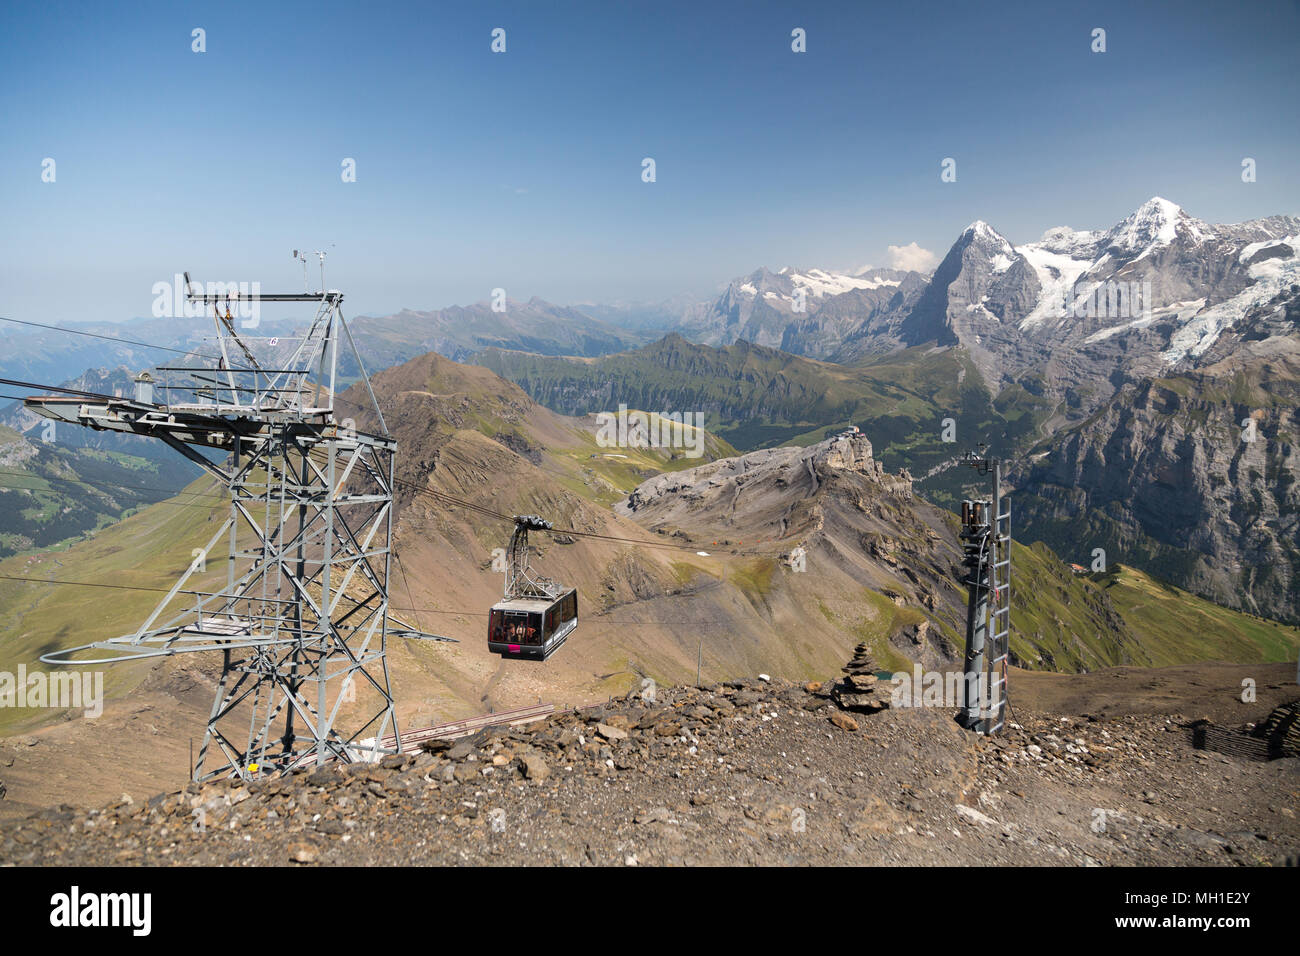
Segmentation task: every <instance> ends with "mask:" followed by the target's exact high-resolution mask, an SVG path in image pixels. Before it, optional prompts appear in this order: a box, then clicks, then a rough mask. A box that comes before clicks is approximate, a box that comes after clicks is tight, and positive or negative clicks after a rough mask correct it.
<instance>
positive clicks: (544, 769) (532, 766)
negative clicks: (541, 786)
mask: <svg viewBox="0 0 1300 956" xmlns="http://www.w3.org/2000/svg"><path fill="white" fill-rule="evenodd" d="M523 765H524V776H526V777H527V778H528V779H529V780H535V781H537V782H538V783H543V782H544V781H545V780H546V778H547V777H549V776H550V775H551V768H550V767H548V766H547V765H546V761H545V760H543V759H542V758H541V757H539V756H538V755H537V754H524V757H523Z"/></svg>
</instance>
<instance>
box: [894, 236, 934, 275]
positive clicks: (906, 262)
mask: <svg viewBox="0 0 1300 956" xmlns="http://www.w3.org/2000/svg"><path fill="white" fill-rule="evenodd" d="M889 264H890V266H891V267H892V268H894V269H912V270H914V271H916V272H929V271H930V270H931V269H933V268H934V267H935V266H936V265H938V264H939V257H938V256H936V255H935V254H934V253H933V252H931V251H930V250H929V249H922V248H921V247H920V246H918V245H917V244H916V243H915V242H909V243H908V244H907V245H905V246H890V247H889Z"/></svg>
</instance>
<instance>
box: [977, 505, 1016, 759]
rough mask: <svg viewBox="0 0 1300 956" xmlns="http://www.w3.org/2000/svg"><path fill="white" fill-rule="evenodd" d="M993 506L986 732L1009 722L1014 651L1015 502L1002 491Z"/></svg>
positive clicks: (994, 730)
mask: <svg viewBox="0 0 1300 956" xmlns="http://www.w3.org/2000/svg"><path fill="white" fill-rule="evenodd" d="M1000 490H1001V489H999V491H1000ZM993 507H994V508H995V509H997V510H998V513H997V514H996V515H995V516H994V520H993V529H992V533H991V534H990V536H989V538H990V541H989V544H990V550H991V552H992V553H991V554H990V555H989V557H990V559H991V560H990V561H989V591H990V598H991V600H990V605H991V610H990V611H989V626H988V631H989V637H988V656H987V660H988V675H989V676H988V698H987V700H986V701H985V704H986V707H987V712H986V713H985V714H984V719H983V720H982V721H981V723H982V725H983V730H982V732H983V733H986V734H995V733H997V732H998V731H1000V730H1001V729H1002V727H1003V725H1004V724H1005V723H1006V712H1007V658H1008V657H1009V655H1010V653H1011V505H1010V504H1008V502H1007V500H1006V498H1005V497H1003V496H1002V495H1001V494H999V495H997V497H995V498H994V501H993Z"/></svg>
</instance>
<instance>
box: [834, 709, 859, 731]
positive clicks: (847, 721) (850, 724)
mask: <svg viewBox="0 0 1300 956" xmlns="http://www.w3.org/2000/svg"><path fill="white" fill-rule="evenodd" d="M831 723H832V724H834V725H835V726H836V727H839V728H841V729H842V730H849V731H853V730H857V729H858V722H857V721H856V720H854V719H853V718H852V717H850V716H849V715H848V714H846V713H844V712H843V711H840V710H836V711H833V712H832V713H831Z"/></svg>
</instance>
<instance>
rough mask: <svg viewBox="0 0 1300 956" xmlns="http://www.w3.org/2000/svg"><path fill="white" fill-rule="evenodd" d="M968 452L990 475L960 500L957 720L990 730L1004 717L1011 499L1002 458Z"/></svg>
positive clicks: (982, 730) (964, 461)
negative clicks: (963, 606) (961, 628)
mask: <svg viewBox="0 0 1300 956" xmlns="http://www.w3.org/2000/svg"><path fill="white" fill-rule="evenodd" d="M980 449H981V452H980V454H979V455H975V454H974V453H971V452H968V453H967V454H966V456H965V457H964V458H962V459H959V462H960V464H963V465H967V466H969V467H972V468H975V469H976V471H978V472H979V473H980V474H981V475H988V476H989V478H990V486H991V489H990V490H991V496H990V497H989V498H985V499H979V500H971V499H967V500H965V501H963V502H962V504H961V541H962V549H963V551H964V552H965V559H966V560H965V572H966V577H965V579H964V580H963V583H964V584H965V585H966V587H967V592H968V597H967V610H966V660H965V668H964V671H965V673H964V677H965V680H964V681H963V698H962V707H961V712H960V713H959V715H958V721H959V722H960V723H961V725H962V726H963V727H966V728H967V729H969V730H973V731H975V732H976V733H980V734H995V733H997V732H998V731H999V730H1001V729H1002V726H1003V724H1004V723H1005V721H1006V706H1007V658H1008V656H1009V654H1010V632H1011V505H1010V503H1009V502H1008V500H1007V498H1006V497H1005V496H1004V495H1003V494H1002V462H1001V460H1000V459H997V458H992V457H989V456H987V455H985V454H984V452H983V449H984V446H983V445H981V446H980Z"/></svg>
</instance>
